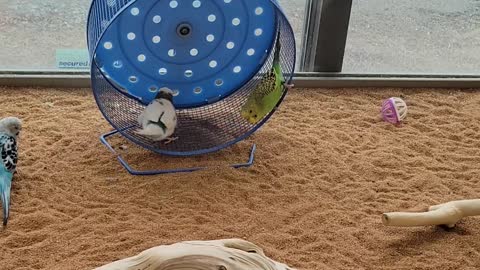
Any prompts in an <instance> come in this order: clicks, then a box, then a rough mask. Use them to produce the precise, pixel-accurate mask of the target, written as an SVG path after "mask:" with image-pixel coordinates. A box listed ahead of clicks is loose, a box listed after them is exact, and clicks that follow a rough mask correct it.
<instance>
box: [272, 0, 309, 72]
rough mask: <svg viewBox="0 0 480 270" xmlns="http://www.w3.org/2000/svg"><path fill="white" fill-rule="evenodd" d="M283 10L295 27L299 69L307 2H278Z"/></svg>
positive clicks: (298, 0) (281, 0)
mask: <svg viewBox="0 0 480 270" xmlns="http://www.w3.org/2000/svg"><path fill="white" fill-rule="evenodd" d="M278 2H279V3H280V5H281V6H282V9H283V10H284V11H285V13H286V14H287V18H288V20H289V21H290V24H291V25H292V27H293V32H294V33H295V40H296V43H297V44H296V47H297V63H296V66H297V68H298V66H299V63H300V61H299V60H300V56H301V48H302V41H303V34H304V33H303V27H304V24H305V20H306V18H305V6H306V4H307V0H278Z"/></svg>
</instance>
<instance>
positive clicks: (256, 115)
mask: <svg viewBox="0 0 480 270" xmlns="http://www.w3.org/2000/svg"><path fill="white" fill-rule="evenodd" d="M241 115H242V117H243V118H245V120H247V121H248V122H249V123H250V124H252V125H254V124H256V123H258V122H259V121H260V120H262V118H261V117H262V116H261V115H260V110H259V108H258V106H257V104H256V103H255V102H247V103H246V104H245V105H243V107H242V111H241Z"/></svg>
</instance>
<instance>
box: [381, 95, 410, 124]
mask: <svg viewBox="0 0 480 270" xmlns="http://www.w3.org/2000/svg"><path fill="white" fill-rule="evenodd" d="M382 117H383V120H385V121H386V122H389V123H392V124H398V123H400V122H401V121H403V120H404V119H405V117H407V104H406V103H405V101H403V100H402V99H401V98H398V97H392V98H389V99H387V100H385V101H383V104H382Z"/></svg>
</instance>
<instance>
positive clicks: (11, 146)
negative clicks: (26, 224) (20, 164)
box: [0, 117, 22, 226]
mask: <svg viewBox="0 0 480 270" xmlns="http://www.w3.org/2000/svg"><path fill="white" fill-rule="evenodd" d="M21 130H22V122H21V120H20V119H18V118H16V117H6V118H3V119H1V120H0V161H1V162H0V197H1V199H2V208H3V226H6V225H7V222H8V217H9V213H10V211H9V209H10V189H11V187H12V179H13V174H14V173H15V171H16V170H17V160H18V154H17V151H18V148H17V137H18V135H19V134H20V131H21Z"/></svg>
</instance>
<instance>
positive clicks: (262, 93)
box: [241, 33, 293, 124]
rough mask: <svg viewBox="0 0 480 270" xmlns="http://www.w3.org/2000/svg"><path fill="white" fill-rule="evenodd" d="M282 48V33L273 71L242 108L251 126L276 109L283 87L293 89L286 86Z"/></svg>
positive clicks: (276, 50)
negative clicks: (281, 63)
mask: <svg viewBox="0 0 480 270" xmlns="http://www.w3.org/2000/svg"><path fill="white" fill-rule="evenodd" d="M280 46H281V45H280V33H278V35H277V41H276V44H275V54H274V57H273V66H272V69H271V70H270V71H269V72H268V73H266V74H265V75H264V76H263V78H262V80H261V82H260V83H259V84H258V85H257V87H256V88H255V90H253V92H252V94H250V96H249V97H248V99H247V102H246V103H245V105H243V107H242V110H241V115H242V117H243V118H245V119H246V120H247V121H248V122H249V123H250V124H256V123H258V122H259V121H260V120H262V119H263V118H264V117H265V116H266V115H267V114H269V113H270V112H271V111H272V110H273V109H274V108H275V106H276V105H277V103H278V101H279V100H280V98H281V97H282V94H283V87H287V88H292V87H293V85H287V84H285V78H284V77H283V73H282V69H281V66H280Z"/></svg>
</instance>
